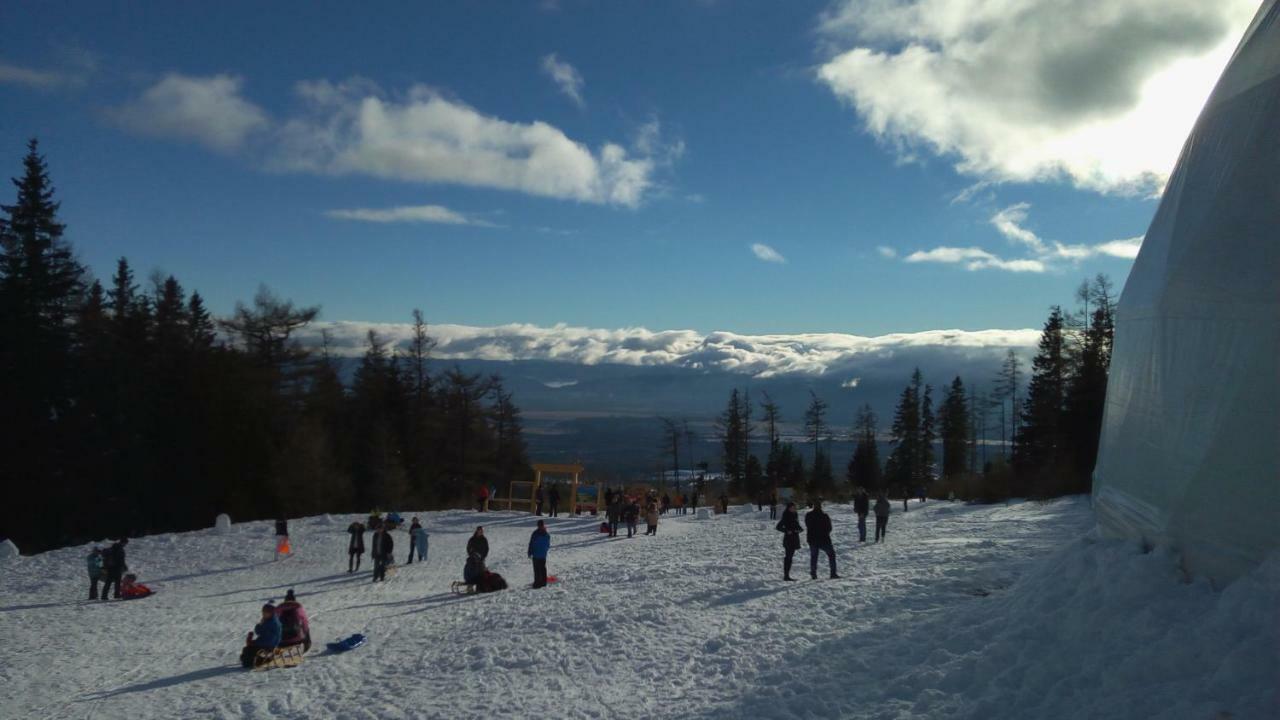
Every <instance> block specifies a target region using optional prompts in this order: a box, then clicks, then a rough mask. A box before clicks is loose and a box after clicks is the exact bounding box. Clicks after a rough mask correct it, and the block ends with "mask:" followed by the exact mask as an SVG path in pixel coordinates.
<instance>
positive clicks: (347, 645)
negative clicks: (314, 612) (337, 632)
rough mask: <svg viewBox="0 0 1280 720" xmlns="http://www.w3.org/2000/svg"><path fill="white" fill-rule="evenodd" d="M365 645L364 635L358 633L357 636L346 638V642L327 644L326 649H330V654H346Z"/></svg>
mask: <svg viewBox="0 0 1280 720" xmlns="http://www.w3.org/2000/svg"><path fill="white" fill-rule="evenodd" d="M364 643H365V637H364V635H361V634H360V633H356V634H355V635H352V636H351V637H349V638H346V639H345V640H339V641H338V642H331V643H326V644H325V647H327V648H329V652H335V653H340V652H346V651H348V650H355V649H356V648H358V647H360V646H361V645H363V644H364Z"/></svg>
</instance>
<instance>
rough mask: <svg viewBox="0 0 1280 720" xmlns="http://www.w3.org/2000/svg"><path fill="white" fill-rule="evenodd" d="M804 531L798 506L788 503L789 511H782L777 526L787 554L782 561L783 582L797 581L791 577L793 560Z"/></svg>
mask: <svg viewBox="0 0 1280 720" xmlns="http://www.w3.org/2000/svg"><path fill="white" fill-rule="evenodd" d="M803 529H804V528H802V527H800V513H799V512H797V511H796V504H795V503H787V509H786V510H783V511H782V519H781V520H779V521H778V525H777V530H778V532H780V533H782V549H783V551H784V552H786V556H785V557H783V559H782V579H783V580H792V581H794V580H795V578H793V577H791V560H792V559H793V558H794V557H795V555H796V551H797V550H799V549H800V531H801V530H803Z"/></svg>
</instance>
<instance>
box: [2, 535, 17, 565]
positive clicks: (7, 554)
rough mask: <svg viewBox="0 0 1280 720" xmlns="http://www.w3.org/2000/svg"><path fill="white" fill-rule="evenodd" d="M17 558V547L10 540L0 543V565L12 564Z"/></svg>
mask: <svg viewBox="0 0 1280 720" xmlns="http://www.w3.org/2000/svg"><path fill="white" fill-rule="evenodd" d="M19 557H20V555H19V554H18V546H17V545H14V544H13V541H12V540H9V539H6V540H5V541H4V542H0V563H4V562H12V561H14V560H17V559H18V558H19Z"/></svg>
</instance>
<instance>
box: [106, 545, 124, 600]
mask: <svg viewBox="0 0 1280 720" xmlns="http://www.w3.org/2000/svg"><path fill="white" fill-rule="evenodd" d="M128 544H129V538H120V541H119V542H117V543H113V544H112V545H111V547H109V548H107V551H106V552H105V553H103V555H102V568H103V570H105V571H106V575H107V579H106V582H105V583H104V584H103V585H102V599H103V600H106V599H107V590H108V589H110V588H112V587H114V588H115V589H114V591H113V592H112V597H114V598H115V599H116V600H119V599H120V581H121V580H122V579H123V578H124V574H125V573H126V572H128V571H129V565H128V563H126V562H125V560H124V556H125V553H124V547H125V545H128Z"/></svg>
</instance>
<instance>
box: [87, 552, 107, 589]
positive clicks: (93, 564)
mask: <svg viewBox="0 0 1280 720" xmlns="http://www.w3.org/2000/svg"><path fill="white" fill-rule="evenodd" d="M85 562H86V565H87V567H86V569H87V570H88V571H89V599H90V600H97V599H98V581H99V580H103V579H104V577H105V575H104V574H103V572H102V549H101V548H94V549H93V552H91V553H89V557H88V558H86V559H85ZM106 591H107V587H106V585H105V584H104V585H103V586H102V592H104V593H105V592H106Z"/></svg>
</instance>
